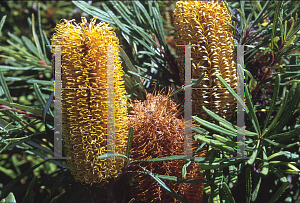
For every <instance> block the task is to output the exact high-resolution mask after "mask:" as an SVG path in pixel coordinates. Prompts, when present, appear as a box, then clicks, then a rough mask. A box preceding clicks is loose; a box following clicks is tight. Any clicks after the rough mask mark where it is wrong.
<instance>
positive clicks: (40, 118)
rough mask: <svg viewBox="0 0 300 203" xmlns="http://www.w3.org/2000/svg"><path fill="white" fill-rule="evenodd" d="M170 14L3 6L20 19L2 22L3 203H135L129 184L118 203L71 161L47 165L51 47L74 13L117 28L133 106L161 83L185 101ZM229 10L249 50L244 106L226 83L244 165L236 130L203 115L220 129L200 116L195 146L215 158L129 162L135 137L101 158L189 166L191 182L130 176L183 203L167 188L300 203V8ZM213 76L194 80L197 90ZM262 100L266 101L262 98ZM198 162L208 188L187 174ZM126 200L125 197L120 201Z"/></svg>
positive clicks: (140, 5) (240, 5)
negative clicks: (237, 113)
mask: <svg viewBox="0 0 300 203" xmlns="http://www.w3.org/2000/svg"><path fill="white" fill-rule="evenodd" d="M33 4H35V5H36V7H37V9H36V11H37V12H36V13H34V14H31V13H32V12H33V11H32V10H30V9H29V10H30V12H29V10H28V9H27V11H28V12H29V14H28V16H27V17H29V18H28V19H27V18H25V19H26V20H27V24H26V25H24V24H23V25H22V26H21V27H20V28H18V27H16V26H13V23H14V22H15V21H16V20H13V19H12V18H11V17H9V16H10V13H13V15H19V13H22V12H21V10H20V9H21V7H23V8H26V7H28V8H31V7H32V5H33ZM171 4H172V2H171V3H164V2H162V1H151V0H149V1H104V2H100V3H95V4H93V5H90V4H89V3H86V2H84V1H73V4H71V3H70V2H55V3H54V5H53V6H52V5H50V2H47V3H45V4H42V3H41V4H38V3H34V2H31V3H24V2H23V3H20V4H19V5H17V4H15V5H14V4H13V3H6V4H5V5H4V4H3V5H4V7H5V6H8V7H9V8H11V10H8V11H7V12H6V13H3V15H4V16H3V17H2V19H1V21H0V33H1V34H0V35H1V36H0V40H1V45H0V56H1V58H2V60H1V61H0V62H1V63H0V84H1V86H0V157H1V161H0V173H1V177H5V178H3V180H1V181H3V182H2V184H4V185H1V184H0V189H1V193H0V199H2V200H1V202H13V201H15V196H16V199H17V200H18V202H21V201H23V202H36V201H39V202H77V201H79V202H87V201H94V200H98V201H99V198H100V199H101V200H103V202H128V201H129V200H130V199H131V197H130V196H129V194H128V193H129V192H128V189H127V188H126V184H124V182H126V180H125V179H123V178H122V177H121V178H120V179H119V180H116V181H115V184H114V185H113V186H112V188H110V191H109V192H112V193H113V194H118V195H116V196H117V197H111V196H110V195H107V194H106V193H107V191H105V190H103V191H101V192H99V190H97V188H94V187H89V186H82V185H80V184H79V183H76V182H75V181H74V179H73V177H72V175H71V174H70V172H69V170H68V166H67V165H66V163H65V161H64V160H54V159H45V157H48V158H49V157H53V142H54V141H53V134H54V133H53V119H54V118H53V102H52V101H53V79H52V68H51V55H50V46H47V45H49V44H50V42H49V37H50V33H51V32H52V31H51V29H53V27H54V26H55V24H54V23H57V22H58V21H59V19H61V18H67V16H70V13H72V12H73V8H72V6H74V7H76V8H77V10H78V9H80V10H82V11H83V12H85V13H86V14H88V15H92V16H98V19H99V20H103V21H106V22H109V23H111V25H112V26H113V27H114V28H115V29H116V32H117V35H118V37H119V39H120V41H121V42H122V45H123V46H122V47H121V48H120V57H121V59H122V60H123V63H122V64H123V66H124V69H125V76H124V79H125V86H126V90H127V93H128V95H127V97H128V98H129V99H135V98H138V99H141V100H143V99H145V93H144V89H146V90H147V91H152V89H153V85H152V84H153V82H155V83H156V84H157V85H160V86H161V87H165V86H171V87H173V89H175V87H176V90H175V91H174V92H173V93H172V97H173V96H174V98H176V97H177V96H180V95H182V92H183V91H184V89H185V86H184V85H183V84H181V83H180V80H179V71H178V67H177V65H176V63H175V58H176V56H175V55H174V52H173V51H172V48H171V46H170V45H169V44H168V43H167V41H166V34H171V33H172V29H173V27H172V26H171V25H169V24H168V23H167V21H166V20H165V19H164V18H163V13H164V12H165V9H164V6H165V7H168V8H169V6H170V5H171ZM226 4H227V7H228V9H229V10H230V12H232V14H233V22H227V24H229V25H230V26H231V27H232V28H233V29H234V33H235V43H236V45H239V44H241V45H245V47H246V48H245V67H244V68H241V67H239V69H238V71H239V72H242V73H245V74H244V75H245V87H244V88H245V98H240V97H239V96H238V95H237V94H236V92H235V90H234V89H232V88H231V87H230V86H229V85H228V84H227V83H226V82H225V80H224V79H223V78H221V77H220V76H217V77H218V79H219V80H220V82H221V83H222V84H223V86H224V87H225V88H227V89H228V91H229V92H230V93H231V94H232V95H233V96H234V97H235V98H236V100H237V102H238V103H239V104H240V105H242V106H244V109H245V116H246V117H245V118H246V123H245V127H246V129H245V139H244V145H245V146H244V147H245V154H244V157H236V156H237V147H236V145H237V141H236V138H237V133H236V132H237V123H236V121H235V120H234V119H233V120H228V119H226V118H221V117H219V116H217V115H216V114H215V113H214V112H212V111H210V110H208V109H206V108H205V107H203V109H204V111H205V112H206V113H207V114H208V115H209V116H210V117H212V118H213V119H214V122H209V121H206V120H203V119H201V118H198V117H196V116H194V117H193V119H194V120H195V122H197V123H198V124H200V126H201V127H196V126H194V127H192V130H193V131H194V132H195V133H196V135H195V136H194V139H195V140H199V141H201V142H202V145H201V147H200V148H199V149H198V150H201V148H203V147H204V146H207V148H208V153H207V156H206V157H192V158H186V157H184V156H171V157H162V158H155V159H147V160H129V159H128V157H129V153H130V148H131V141H132V136H133V129H132V128H131V129H130V131H129V134H128V137H129V142H128V144H127V150H126V156H124V155H118V154H105V155H103V156H100V157H98V158H107V157H110V156H119V158H126V159H127V162H128V163H127V166H128V165H137V166H139V163H141V162H157V161H160V162H161V161H172V160H185V161H186V164H185V165H184V167H183V168H182V178H178V177H174V176H167V175H162V174H153V173H151V172H150V171H148V170H147V169H146V168H143V167H140V170H138V171H126V172H128V173H130V172H132V173H137V172H138V173H144V174H147V175H149V176H150V177H152V178H153V179H154V180H155V181H157V182H158V183H159V184H160V185H161V187H162V189H164V190H166V191H167V192H168V193H169V194H170V195H171V196H173V197H174V198H176V199H178V200H180V201H182V202H185V201H184V200H183V199H182V197H180V196H179V195H178V194H176V193H175V191H173V190H172V189H171V188H169V187H168V186H167V185H166V184H165V182H164V180H169V181H175V182H187V183H192V182H194V183H197V182H203V184H204V199H203V202H297V201H299V200H300V195H299V194H300V179H299V167H300V166H299V165H300V162H299V160H300V158H299V156H300V153H299V152H300V149H299V148H300V144H299V140H300V136H299V134H300V119H299V115H300V114H299V110H300V105H299V104H300V97H299V94H300V71H299V67H300V65H299V60H300V57H299V55H300V43H299V40H300V31H299V30H300V19H299V18H298V14H297V11H298V10H299V7H300V2H299V1H291V0H285V1H275V0H273V1H271V0H270V1H257V0H250V1H240V2H237V1H234V2H230V1H228V2H226ZM70 8H71V9H70ZM0 9H1V11H2V10H3V7H1V8H0ZM25 10H26V9H25ZM49 11H56V12H55V13H56V15H53V16H52V17H53V18H51V22H52V23H50V24H49V25H48V26H49V27H46V30H45V31H44V30H43V29H42V25H44V24H47V23H48V21H47V13H49ZM80 12H81V11H80ZM80 12H79V11H78V12H77V14H80ZM77 14H76V15H77ZM73 15H74V16H75V17H76V15H75V14H74V13H73ZM78 16H79V15H78ZM90 17H91V16H90ZM24 26H25V27H24ZM26 26H29V27H30V29H27V27H26ZM50 26H51V27H50ZM50 28H51V29H50ZM23 30H26V32H23ZM11 32H12V33H11ZM266 56H269V59H268V60H267V61H266V62H267V68H266V71H265V72H264V75H263V77H261V78H258V77H257V76H256V75H255V74H254V72H255V71H257V70H258V69H259V68H261V67H256V66H258V65H259V63H258V62H259V59H263V58H264V57H266ZM256 62H257V63H258V65H257V63H256ZM253 63H255V66H253ZM253 67H254V70H253ZM204 76H205V75H202V76H201V77H200V78H199V79H198V80H193V86H194V85H197V84H199V83H200V82H201V80H202V79H203V77H204ZM270 88H271V90H272V91H271V96H270V92H269V91H270ZM257 92H260V93H262V94H263V97H258V96H257V94H256V93H257ZM176 102H177V103H179V100H176ZM261 103H262V105H261ZM191 162H196V163H198V164H199V170H201V171H202V172H203V174H204V177H205V179H204V180H197V179H196V180H193V179H186V178H185V175H186V173H187V172H186V169H185V167H187V166H188V165H189V164H190V163H191ZM122 181H123V182H122ZM20 183H21V184H20ZM120 185H125V186H124V188H122V187H121V186H120ZM291 185H293V187H292V186H291ZM118 189H119V190H118ZM39 190H42V191H43V192H38V191H39ZM120 190H122V192H120ZM32 191H35V192H34V194H33V193H32ZM124 191H125V192H124ZM40 193H42V194H40ZM119 193H120V194H121V195H123V196H122V197H118V196H120V194H119ZM109 194H111V193H109ZM18 198H20V200H19V199H18ZM114 198H116V199H114ZM125 200H126V201H125Z"/></svg>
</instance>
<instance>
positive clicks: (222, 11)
mask: <svg viewBox="0 0 300 203" xmlns="http://www.w3.org/2000/svg"><path fill="white" fill-rule="evenodd" d="M225 20H226V21H228V22H231V15H230V13H229V12H228V10H227V8H226V5H225V4H224V2H223V1H211V0H207V1H178V2H177V3H176V9H175V11H174V29H175V36H174V38H175V43H176V44H177V45H187V44H191V45H194V46H192V47H191V54H192V56H191V58H192V75H193V78H194V79H198V78H199V77H200V76H201V75H202V74H203V73H204V72H205V71H206V77H205V78H204V79H203V80H202V82H201V83H200V84H199V86H198V87H201V88H203V89H198V90H193V92H192V99H193V100H192V101H193V103H192V104H193V107H192V108H193V109H192V110H193V115H196V116H198V117H200V118H203V119H208V116H207V114H205V112H204V111H203V109H202V106H205V107H206V108H208V109H210V110H211V111H213V112H214V113H216V114H218V115H219V116H221V117H224V118H225V117H226V118H228V117H230V116H231V115H232V114H233V112H234V110H235V109H236V102H235V99H234V97H233V96H231V95H230V93H229V92H228V91H226V90H224V89H218V88H221V87H223V85H222V84H221V83H220V81H219V80H218V78H217V77H216V74H218V75H220V76H221V77H222V78H223V79H224V80H225V81H226V82H227V83H228V84H229V85H230V87H231V88H235V87H236V85H237V75H236V66H235V62H234V60H235V59H234V58H235V53H234V47H233V45H234V43H233V35H232V34H233V32H232V30H231V28H230V26H229V25H227V24H226V22H225ZM176 53H177V55H178V57H179V58H178V65H179V70H180V75H181V80H182V82H183V81H184V75H185V69H184V68H185V65H184V60H185V50H184V47H183V46H177V47H176ZM212 88H213V89H212Z"/></svg>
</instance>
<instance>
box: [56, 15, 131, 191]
mask: <svg viewBox="0 0 300 203" xmlns="http://www.w3.org/2000/svg"><path fill="white" fill-rule="evenodd" d="M57 45H62V48H61V64H62V66H61V67H62V87H63V88H69V89H64V90H62V95H61V97H62V112H63V141H64V148H65V156H66V157H71V159H69V160H67V161H68V164H69V167H70V170H71V173H72V174H73V175H75V178H76V179H77V180H79V181H80V182H82V183H85V184H90V185H92V184H96V183H98V185H102V186H103V185H107V183H108V182H109V181H110V180H111V179H113V178H116V177H117V176H119V175H120V174H121V173H122V171H123V168H124V165H125V160H123V159H117V158H111V159H98V156H100V155H103V154H106V153H107V116H108V115H107V90H106V88H107V60H108V56H107V50H108V45H115V46H114V47H113V52H112V54H113V59H114V62H113V63H114V118H115V124H114V125H115V153H119V154H125V152H126V144H127V132H128V129H127V121H128V117H127V107H126V101H127V100H126V97H125V94H126V91H125V87H124V84H123V83H124V82H123V80H122V78H121V77H122V75H123V74H124V73H123V71H122V67H121V62H120V61H119V60H118V51H119V48H118V45H119V41H118V38H117V37H116V34H115V32H114V29H113V28H112V27H110V26H109V25H108V24H107V23H104V22H100V23H98V24H96V18H94V19H91V22H90V23H87V20H86V19H85V18H82V22H81V23H79V24H77V23H76V22H75V20H70V21H67V20H61V22H60V23H59V24H58V25H57V26H56V28H55V33H54V35H53V38H52V46H53V49H52V52H53V53H54V47H55V46H57ZM53 64H54V63H53Z"/></svg>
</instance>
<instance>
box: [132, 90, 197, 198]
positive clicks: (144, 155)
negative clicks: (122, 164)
mask: <svg viewBox="0 0 300 203" xmlns="http://www.w3.org/2000/svg"><path fill="white" fill-rule="evenodd" d="M131 114H132V115H130V117H129V126H133V127H134V135H133V141H132V146H131V152H130V158H132V159H134V160H137V159H148V158H159V157H165V156H173V155H184V119H183V118H182V119H179V118H177V114H178V111H177V108H176V104H175V102H173V101H172V100H171V99H170V98H169V95H167V96H165V95H161V94H157V95H153V94H147V99H146V100H145V101H143V102H141V101H136V102H135V104H134V106H133V110H132V111H131ZM193 144H194V148H195V147H197V146H198V143H193ZM185 163H186V162H185V161H181V160H174V161H166V162H142V163H140V166H142V167H145V168H147V169H148V170H149V171H151V172H152V173H155V174H160V175H169V176H176V177H178V178H182V174H181V170H182V167H183V165H184V164H185ZM138 169H139V168H135V169H133V170H138ZM187 172H188V173H187V176H186V177H185V178H187V179H202V174H201V173H200V171H199V168H198V167H197V164H196V163H193V162H192V163H191V164H190V165H189V166H188V167H187ZM131 178H133V179H134V181H133V183H132V184H133V186H132V192H133V195H134V197H135V198H136V199H137V200H142V201H145V202H168V203H170V202H179V201H176V200H175V199H174V198H173V197H172V196H170V195H169V194H168V193H167V192H166V191H164V189H163V188H161V187H160V185H159V184H158V183H157V182H156V181H155V180H153V179H152V178H151V177H150V176H148V175H145V174H140V173H134V174H132V175H131ZM165 183H166V184H167V185H168V186H169V187H170V188H172V189H173V190H174V191H175V192H177V193H178V194H179V195H180V196H182V197H183V198H184V199H186V200H187V201H188V202H194V203H198V202H202V195H203V185H202V183H176V182H171V181H165Z"/></svg>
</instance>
